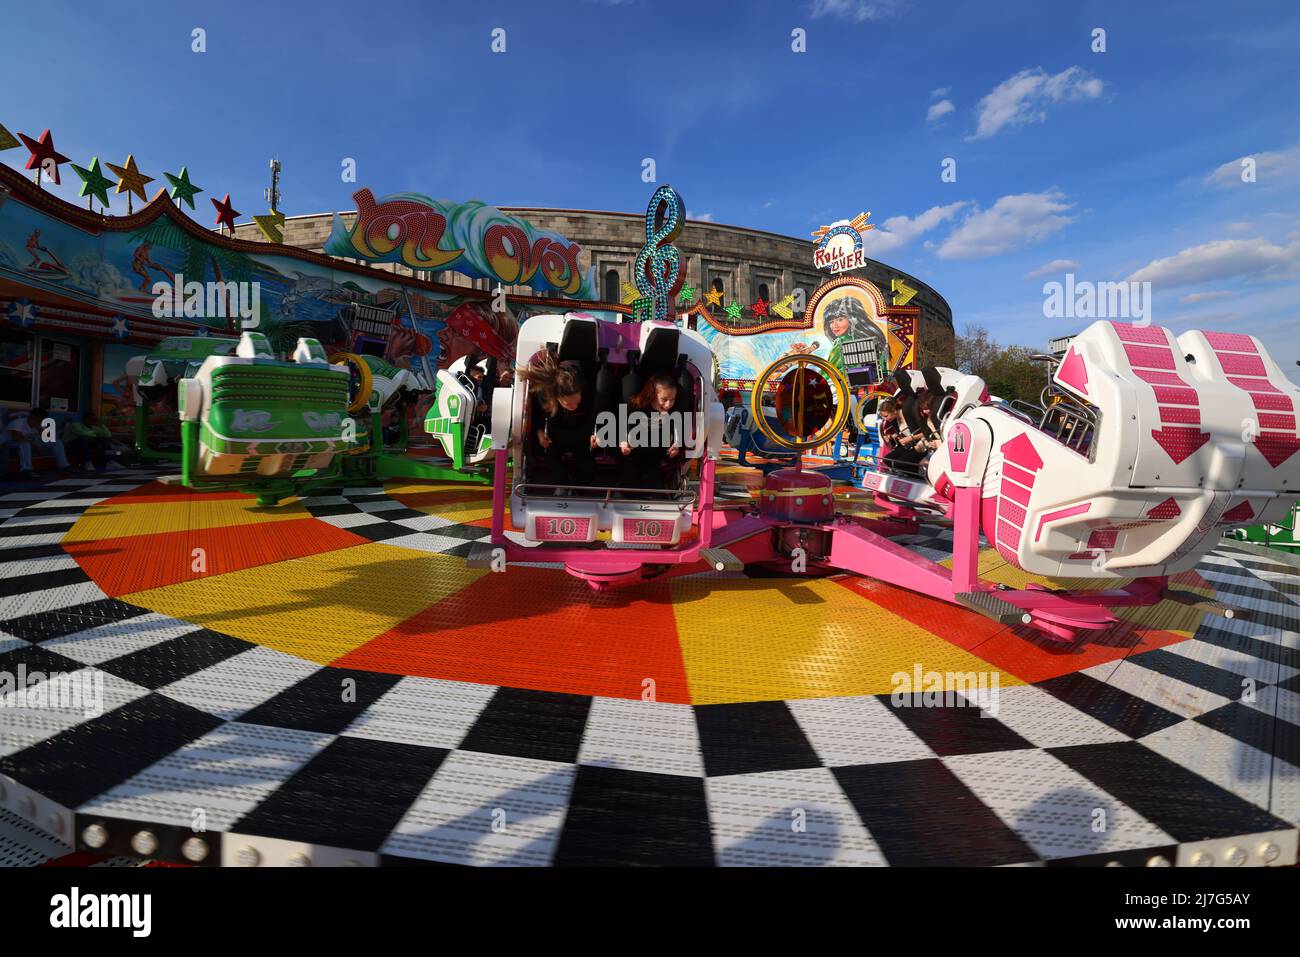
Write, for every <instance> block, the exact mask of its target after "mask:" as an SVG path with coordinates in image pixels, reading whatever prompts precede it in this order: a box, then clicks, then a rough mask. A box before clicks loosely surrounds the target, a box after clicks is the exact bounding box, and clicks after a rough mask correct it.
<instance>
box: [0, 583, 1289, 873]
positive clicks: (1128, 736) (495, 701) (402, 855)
mask: <svg viewBox="0 0 1300 957" xmlns="http://www.w3.org/2000/svg"><path fill="white" fill-rule="evenodd" d="M0 627H3V630H4V637H3V638H0V649H2V650H0V672H4V673H8V674H17V673H20V669H22V673H25V674H28V675H30V674H32V673H34V672H41V673H43V674H46V675H49V674H64V675H68V676H71V677H69V678H61V679H57V680H61V681H70V680H75V679H77V677H78V676H80V677H83V678H84V677H86V676H87V675H92V674H94V675H98V676H99V677H98V678H97V679H96V680H99V681H102V702H101V704H100V706H99V707H97V708H95V709H94V711H93V713H87V712H86V711H85V710H81V711H78V710H75V709H71V710H58V709H54V708H48V707H37V708H25V707H14V706H12V704H13V703H12V702H8V701H6V702H5V707H4V709H3V710H0V781H4V782H7V783H8V784H9V787H10V789H11V790H14V785H15V784H17V785H21V786H22V787H24V788H27V789H30V790H31V791H33V792H35V793H38V794H40V795H42V796H43V797H44V798H46V799H48V800H49V801H52V802H54V803H55V804H56V805H59V806H61V807H65V808H68V809H70V810H73V811H75V812H76V822H77V827H78V829H79V831H80V829H82V828H84V827H85V826H87V825H88V824H92V823H101V824H103V825H104V826H106V827H107V828H108V830H109V832H110V833H111V834H118V833H120V834H127V833H128V832H131V833H133V832H134V831H135V830H137V829H138V828H139V827H141V826H143V825H144V824H148V825H149V827H150V828H152V829H153V831H154V832H155V833H158V834H165V832H168V829H170V830H171V831H174V832H175V833H176V834H177V835H184V834H186V833H189V830H188V829H189V828H191V827H192V825H193V822H194V820H195V815H196V814H200V815H201V817H202V819H203V822H204V826H205V828H206V832H207V833H209V834H210V836H211V840H212V841H214V842H216V841H221V842H222V852H221V853H222V854H223V855H226V856H227V857H229V855H231V854H234V853H236V852H237V851H243V852H245V853H246V852H247V848H248V847H255V848H256V847H261V848H262V853H263V854H269V853H271V852H270V851H268V850H267V849H266V848H267V847H268V846H271V847H274V846H275V843H276V842H294V843H295V846H297V845H298V844H302V845H312V846H314V847H316V848H318V849H327V848H334V849H342V852H345V856H347V855H350V856H349V857H348V859H355V860H360V861H361V862H363V863H374V862H381V861H387V862H412V861H413V862H442V863H457V864H606V863H621V864H628V863H639V864H700V865H704V864H715V863H716V864H805V865H823V864H934V863H938V864H981V865H990V864H1014V863H1032V862H1040V861H1046V862H1053V861H1073V860H1078V859H1090V858H1092V857H1093V856H1095V855H1102V856H1106V857H1107V858H1108V859H1109V858H1116V857H1118V858H1120V859H1124V855H1133V854H1141V855H1146V856H1149V855H1150V854H1152V853H1162V854H1164V855H1165V856H1168V857H1170V859H1171V860H1172V859H1173V858H1174V857H1175V856H1176V854H1177V848H1178V847H1179V846H1180V845H1187V844H1190V843H1193V842H1204V841H1207V840H1215V839H1218V838H1228V837H1234V836H1237V835H1246V834H1261V833H1272V832H1283V833H1284V834H1289V835H1291V841H1292V845H1291V846H1293V845H1294V835H1295V830H1296V824H1297V822H1298V821H1300V692H1298V691H1297V690H1296V688H1295V679H1296V677H1297V675H1300V662H1298V661H1297V656H1298V655H1300V633H1294V632H1290V633H1288V632H1279V631H1276V630H1261V629H1258V628H1252V627H1251V626H1250V625H1249V624H1248V623H1245V622H1240V623H1239V622H1233V621H1224V620H1221V619H1208V620H1207V623H1206V624H1205V625H1204V626H1203V627H1202V629H1201V631H1200V632H1198V634H1197V636H1196V637H1195V638H1194V639H1192V640H1189V641H1186V642H1182V643H1180V644H1177V645H1173V646H1170V647H1169V648H1165V649H1160V650H1157V651H1150V652H1146V653H1144V654H1140V655H1134V656H1131V657H1129V658H1126V659H1123V660H1121V661H1118V662H1110V663H1108V664H1105V665H1099V666H1097V667H1095V668H1091V669H1088V670H1087V671H1084V672H1080V673H1078V674H1074V675H1070V676H1067V677H1063V678H1058V679H1054V680H1052V681H1047V682H1044V683H1042V684H1041V685H1038V686H1025V687H1010V688H1002V689H1000V692H999V696H998V699H997V701H996V708H994V709H990V713H987V714H985V715H981V714H980V712H979V711H978V710H977V709H974V708H962V707H956V708H954V707H947V708H899V707H894V706H893V705H892V703H891V701H890V699H889V697H888V696H878V697H871V696H868V697H861V698H832V699H814V700H802V701H768V702H755V703H749V704H728V705H707V706H695V707H692V706H689V705H681V704H666V703H654V702H644V701H628V700H621V699H609V698H592V697H586V696H580V695H569V694H557V693H551V692H541V691H528V690H519V689H511V688H498V687H491V686H485V685H476V684H466V683H460V682H453V681H441V680H433V679H426V678H414V677H400V676H396V675H383V674H375V673H370V672H357V671H350V670H346V669H339V668H333V667H322V666H319V665H315V664H312V663H309V662H305V661H302V660H300V659H297V658H293V657H290V656H287V655H283V654H281V653H279V652H276V651H273V650H270V649H267V648H264V647H260V646H257V645H253V644H250V643H248V642H244V641H241V640H239V639H236V638H232V637H229V636H226V635H221V634H218V633H215V632H211V631H207V630H205V629H202V628H199V627H198V626H195V625H192V624H189V623H186V622H180V621H175V620H172V619H168V618H166V617H165V616H161V615H156V614H153V613H150V612H146V611H145V610H143V609H140V608H135V607H133V606H131V605H129V604H127V603H125V602H121V601H115V600H111V599H110V600H100V601H96V602H91V603H87V604H84V605H77V606H72V607H67V608H63V609H60V610H58V611H54V612H39V613H36V614H33V615H29V616H25V617H22V618H19V619H15V620H10V621H7V622H4V623H3V625H0ZM345 688H346V689H349V694H342V693H341V691H342V690H343V689H345ZM14 793H16V791H15V792H14ZM1098 821H1101V822H1103V824H1104V826H1102V827H1101V828H1098V824H1097V822H1098ZM178 841H179V838H178V839H177V841H175V842H173V843H174V844H175V843H178ZM1284 843H1285V842H1284ZM165 844H166V840H165V839H164V845H165ZM317 853H324V852H323V851H318V852H317ZM159 856H160V857H166V856H167V855H166V854H165V853H160V854H159ZM213 859H214V860H215V859H216V855H214V858H213Z"/></svg>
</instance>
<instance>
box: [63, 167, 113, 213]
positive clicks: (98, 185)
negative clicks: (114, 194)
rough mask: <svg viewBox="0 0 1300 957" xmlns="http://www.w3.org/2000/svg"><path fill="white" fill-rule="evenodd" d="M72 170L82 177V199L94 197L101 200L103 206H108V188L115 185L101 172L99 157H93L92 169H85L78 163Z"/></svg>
mask: <svg viewBox="0 0 1300 957" xmlns="http://www.w3.org/2000/svg"><path fill="white" fill-rule="evenodd" d="M72 168H73V169H74V170H75V171H76V173H77V175H78V176H80V177H81V195H82V197H86V196H93V197H95V199H97V200H99V204H100V205H101V206H105V207H107V206H108V188H109V187H110V186H112V185H113V181H112V180H111V179H109V178H108V177H107V176H105V175H104V174H103V173H101V172H100V171H99V157H98V156H95V157H92V158H91V160H90V168H89V169H84V168H82V167H80V166H78V165H77V164H76V163H73V164H72Z"/></svg>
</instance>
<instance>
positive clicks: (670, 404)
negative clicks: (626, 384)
mask: <svg viewBox="0 0 1300 957" xmlns="http://www.w3.org/2000/svg"><path fill="white" fill-rule="evenodd" d="M676 405H677V382H676V380H674V379H673V377H672V376H670V375H657V376H653V377H652V378H651V379H650V380H649V381H648V382H646V384H645V385H644V386H643V387H642V388H641V391H640V392H638V393H637V394H636V395H634V396H633V397H632V399H631V401H629V402H628V406H629V411H628V417H627V421H628V427H629V430H631V429H633V428H636V425H635V424H634V423H636V421H637V418H638V417H640V418H641V419H642V420H643V421H644V424H645V431H644V433H643V434H644V435H645V436H646V439H645V442H644V443H638V445H636V446H635V447H634V446H633V445H632V444H631V443H630V442H629V441H628V439H627V437H625V438H624V439H623V441H621V442H620V443H619V446H618V449H619V451H620V452H621V453H622V455H623V467H622V470H621V472H622V476H621V484H622V486H623V487H624V488H656V489H657V488H667V487H669V486H670V485H671V484H672V480H673V478H674V477H675V475H676V472H677V470H678V469H680V468H681V464H682V462H684V461H685V458H684V456H683V454H682V443H683V441H684V438H685V437H684V436H682V435H679V434H677V433H676V432H673V431H672V429H674V428H680V427H684V425H683V422H682V420H681V419H676V420H667V419H661V420H660V422H661V425H662V427H661V428H659V429H658V430H657V431H658V439H659V441H658V442H654V443H652V442H651V438H652V437H653V436H654V435H655V432H654V431H653V430H652V429H651V416H654V415H656V414H658V415H666V414H667V413H669V412H672V411H673V409H674V408H675V407H676Z"/></svg>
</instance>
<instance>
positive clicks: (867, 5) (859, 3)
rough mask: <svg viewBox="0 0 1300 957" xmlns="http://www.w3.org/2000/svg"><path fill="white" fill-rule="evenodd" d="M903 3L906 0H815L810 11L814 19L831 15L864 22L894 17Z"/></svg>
mask: <svg viewBox="0 0 1300 957" xmlns="http://www.w3.org/2000/svg"><path fill="white" fill-rule="evenodd" d="M903 5H904V0H813V2H812V7H811V10H810V12H811V14H812V17H813V19H817V18H818V17H826V16H831V17H839V18H840V19H841V20H852V21H853V22H854V23H862V22H863V21H864V20H880V19H883V18H884V17H892V16H893V15H894V14H896V13H898V12H899V10H900V9H902V7H903Z"/></svg>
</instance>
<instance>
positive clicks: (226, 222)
mask: <svg viewBox="0 0 1300 957" xmlns="http://www.w3.org/2000/svg"><path fill="white" fill-rule="evenodd" d="M210 202H211V203H212V205H213V206H215V207H216V209H217V218H216V221H215V223H214V225H217V226H229V227H230V230H231V232H234V230H235V217H236V216H238V215H239V211H238V210H237V209H235V206H234V204H233V203H232V202H231V201H230V194H229V193H227V194H226V198H225V199H223V200H221V202H217V201H216V200H215V199H213V200H210Z"/></svg>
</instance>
